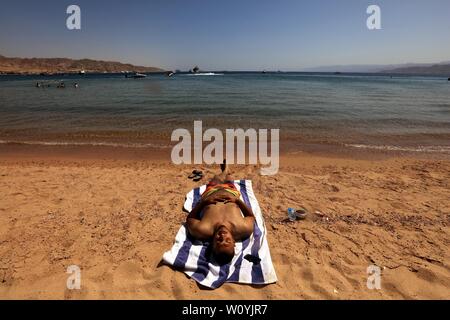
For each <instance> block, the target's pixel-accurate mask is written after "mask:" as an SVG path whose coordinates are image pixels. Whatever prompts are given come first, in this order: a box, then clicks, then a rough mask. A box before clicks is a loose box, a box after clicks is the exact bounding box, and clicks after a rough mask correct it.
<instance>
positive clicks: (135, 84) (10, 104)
mask: <svg viewBox="0 0 450 320" xmlns="http://www.w3.org/2000/svg"><path fill="white" fill-rule="evenodd" d="M59 80H64V81H65V83H66V86H67V87H66V88H65V89H57V88H56V84H57V82H58V81H59ZM37 81H43V82H45V83H48V84H51V87H50V88H35V87H34V86H35V84H36V82H37ZM75 82H78V83H79V86H80V88H78V89H75V88H73V87H72V84H73V83H75ZM194 120H203V127H204V128H209V127H217V128H221V129H224V128H244V129H245V128H268V129H271V128H280V129H281V136H282V139H284V140H282V141H281V143H283V141H291V142H294V143H299V144H301V143H310V142H312V143H322V142H325V143H332V144H333V143H336V144H347V145H353V146H358V147H364V146H369V147H371V148H386V149H389V148H392V149H396V148H398V149H414V150H422V151H440V152H450V82H448V81H447V78H444V77H394V78H391V77H390V76H383V75H380V76H374V75H332V74H301V73H274V74H260V73H225V74H222V75H210V76H192V75H184V74H179V75H175V76H174V77H171V78H167V77H165V76H163V75H150V76H149V77H148V78H146V79H126V78H124V77H123V76H121V75H87V76H66V77H63V78H61V77H58V78H56V77H48V78H45V77H38V76H36V77H25V76H21V77H19V76H0V140H1V141H2V143H6V142H10V141H27V142H30V143H42V142H45V143H68V142H69V143H83V144H84V143H87V144H89V143H100V144H101V143H106V144H109V143H111V144H113V143H119V144H134V145H140V146H145V145H146V143H150V142H152V141H154V140H155V139H156V140H159V141H167V144H169V143H170V140H169V139H170V133H171V132H172V130H174V129H176V128H187V129H189V130H191V131H192V130H193V121H194Z"/></svg>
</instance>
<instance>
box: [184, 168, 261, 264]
mask: <svg viewBox="0 0 450 320" xmlns="http://www.w3.org/2000/svg"><path fill="white" fill-rule="evenodd" d="M220 167H221V169H222V173H221V174H219V175H216V176H214V178H212V179H211V181H210V182H209V183H208V186H207V187H206V190H205V192H203V194H202V198H201V200H200V202H199V203H198V204H197V205H196V206H195V207H194V208H193V209H192V211H191V213H190V214H189V215H188V217H187V229H188V230H189V233H190V234H191V235H192V236H193V237H194V238H196V239H198V240H202V241H209V240H212V253H213V255H214V258H215V260H216V261H217V262H218V263H220V264H226V263H229V262H230V261H231V260H232V259H233V257H234V245H235V242H236V241H241V240H244V239H246V238H248V237H249V236H250V235H251V234H252V232H253V226H254V222H255V217H254V215H253V212H252V209H251V208H249V207H248V206H247V205H246V204H245V203H244V202H243V201H242V200H241V199H240V196H241V194H240V192H239V191H238V190H237V189H236V187H235V185H234V183H233V178H232V177H231V176H230V175H229V174H228V172H227V166H226V164H225V163H224V164H222V165H221V166H220ZM202 211H203V216H202V217H201V218H200V217H199V216H200V213H201V212H202ZM241 212H242V214H243V216H242V214H241Z"/></svg>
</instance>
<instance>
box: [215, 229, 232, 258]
mask: <svg viewBox="0 0 450 320" xmlns="http://www.w3.org/2000/svg"><path fill="white" fill-rule="evenodd" d="M234 244H235V241H234V238H233V235H232V234H231V232H230V229H228V228H227V227H226V226H220V227H219V228H217V229H216V231H215V232H214V237H213V241H212V252H213V255H214V258H215V259H216V261H217V262H218V263H219V264H221V265H224V264H227V263H229V262H230V261H231V260H232V259H233V257H234Z"/></svg>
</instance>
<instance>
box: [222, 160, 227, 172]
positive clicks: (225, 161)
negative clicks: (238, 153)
mask: <svg viewBox="0 0 450 320" xmlns="http://www.w3.org/2000/svg"><path fill="white" fill-rule="evenodd" d="M227 169H228V166H227V160H226V159H223V163H222V164H221V165H220V170H222V172H225V173H226V171H227Z"/></svg>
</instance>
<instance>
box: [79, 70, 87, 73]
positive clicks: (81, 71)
mask: <svg viewBox="0 0 450 320" xmlns="http://www.w3.org/2000/svg"><path fill="white" fill-rule="evenodd" d="M78 74H86V71H84V70H80V72H78Z"/></svg>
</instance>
